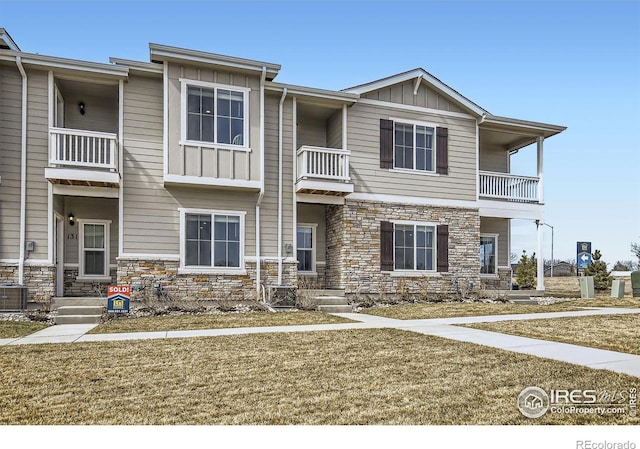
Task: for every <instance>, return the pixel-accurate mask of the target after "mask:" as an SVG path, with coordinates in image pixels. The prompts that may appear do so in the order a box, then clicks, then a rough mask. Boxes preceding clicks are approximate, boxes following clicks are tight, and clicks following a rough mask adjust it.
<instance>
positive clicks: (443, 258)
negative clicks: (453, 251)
mask: <svg viewBox="0 0 640 449" xmlns="http://www.w3.org/2000/svg"><path fill="white" fill-rule="evenodd" d="M437 257H438V271H439V272H441V273H442V272H447V271H449V226H448V225H438V254H437Z"/></svg>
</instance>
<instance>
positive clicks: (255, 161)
mask: <svg viewBox="0 0 640 449" xmlns="http://www.w3.org/2000/svg"><path fill="white" fill-rule="evenodd" d="M165 64H169V65H168V77H169V80H168V92H169V116H168V119H169V124H168V125H169V136H168V137H169V167H168V172H169V174H172V175H181V176H197V177H210V178H224V179H236V180H243V181H258V180H259V179H260V79H259V77H258V76H251V75H245V74H236V73H230V72H224V71H219V70H212V69H208V68H202V67H201V68H198V67H193V66H187V65H180V64H176V63H169V62H166V63H165ZM180 78H185V79H190V80H194V81H203V82H210V83H216V84H221V85H228V86H238V87H243V88H249V89H251V91H250V92H249V96H248V99H249V117H248V118H247V119H248V120H249V136H248V139H249V142H248V144H249V147H250V148H251V151H249V152H247V151H238V150H229V149H221V148H209V147H200V146H190V145H189V146H187V145H182V144H181V143H180V140H181V119H182V114H183V111H182V107H181V101H182V99H181V83H180Z"/></svg>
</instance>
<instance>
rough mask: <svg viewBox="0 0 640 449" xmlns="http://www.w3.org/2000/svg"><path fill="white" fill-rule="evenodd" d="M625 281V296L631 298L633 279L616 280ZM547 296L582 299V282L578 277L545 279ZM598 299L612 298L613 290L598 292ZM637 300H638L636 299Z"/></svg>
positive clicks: (622, 278)
mask: <svg viewBox="0 0 640 449" xmlns="http://www.w3.org/2000/svg"><path fill="white" fill-rule="evenodd" d="M616 279H620V280H623V281H625V283H624V295H625V297H626V298H631V294H632V289H631V278H629V277H620V278H616ZM544 288H545V294H546V295H547V296H558V297H565V298H567V297H575V298H580V281H578V277H577V276H563V277H553V278H552V277H545V278H544ZM595 294H596V299H600V298H602V299H605V298H610V297H611V289H608V290H603V291H598V290H596V292H595ZM636 299H637V298H636Z"/></svg>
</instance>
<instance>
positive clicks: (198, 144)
mask: <svg viewBox="0 0 640 449" xmlns="http://www.w3.org/2000/svg"><path fill="white" fill-rule="evenodd" d="M178 145H182V146H185V147H197V148H214V149H216V150H229V151H241V152H245V153H251V148H249V147H240V146H238V145H230V144H227V143H213V142H200V141H199V140H180V141H179V142H178Z"/></svg>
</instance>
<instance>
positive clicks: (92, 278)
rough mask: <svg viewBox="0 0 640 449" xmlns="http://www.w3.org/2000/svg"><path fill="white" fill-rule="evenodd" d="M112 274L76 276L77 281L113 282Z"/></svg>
mask: <svg viewBox="0 0 640 449" xmlns="http://www.w3.org/2000/svg"><path fill="white" fill-rule="evenodd" d="M112 280H113V278H112V277H111V276H76V282H111V281H112Z"/></svg>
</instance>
